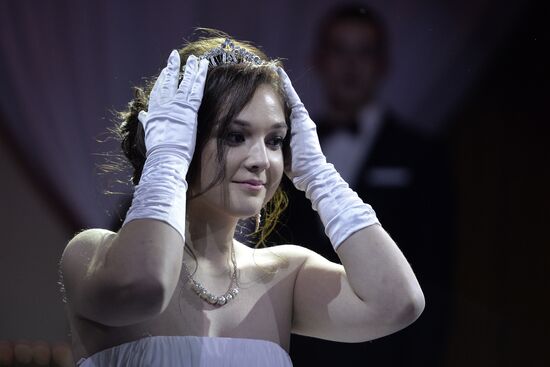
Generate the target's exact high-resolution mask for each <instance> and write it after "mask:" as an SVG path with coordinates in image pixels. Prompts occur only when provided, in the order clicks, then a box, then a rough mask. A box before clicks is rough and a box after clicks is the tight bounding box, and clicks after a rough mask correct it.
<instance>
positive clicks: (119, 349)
mask: <svg viewBox="0 0 550 367" xmlns="http://www.w3.org/2000/svg"><path fill="white" fill-rule="evenodd" d="M76 365H77V366H78V367H106V366H112V367H121V366H135V367H141V366H180V367H206V366H216V367H233V366H240V367H243V366H262V367H292V361H291V359H290V356H289V354H288V353H287V352H286V350H284V349H283V347H281V346H280V345H279V344H277V343H275V342H272V341H269V340H262V339H248V338H229V337H219V336H216V337H212V336H189V335H185V336H179V335H178V336H147V337H144V338H141V339H138V340H134V341H131V342H128V343H124V344H120V345H117V346H114V347H111V348H107V349H104V350H101V351H99V352H97V353H94V354H92V355H91V356H89V357H86V358H80V359H79V360H78V362H77V363H76Z"/></svg>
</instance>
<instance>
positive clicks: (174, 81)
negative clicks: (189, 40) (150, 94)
mask: <svg viewBox="0 0 550 367" xmlns="http://www.w3.org/2000/svg"><path fill="white" fill-rule="evenodd" d="M179 69H180V54H179V53H178V51H177V50H172V52H171V53H170V56H169V57H168V65H167V66H166V73H165V76H164V80H162V83H161V84H160V96H159V100H160V102H161V103H163V102H166V101H167V100H170V99H171V98H172V97H173V96H174V94H176V90H177V89H178V78H179Z"/></svg>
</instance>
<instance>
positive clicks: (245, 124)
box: [231, 119, 288, 130]
mask: <svg viewBox="0 0 550 367" xmlns="http://www.w3.org/2000/svg"><path fill="white" fill-rule="evenodd" d="M231 123H232V124H235V125H239V126H242V127H250V126H251V125H252V124H251V123H250V122H249V121H246V120H240V119H235V120H233V121H231ZM271 129H272V130H274V129H288V126H287V124H286V123H285V122H276V123H274V124H273V125H271Z"/></svg>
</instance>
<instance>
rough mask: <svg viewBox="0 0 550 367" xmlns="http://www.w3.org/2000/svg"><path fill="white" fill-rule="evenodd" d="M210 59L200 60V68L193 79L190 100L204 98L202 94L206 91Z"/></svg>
mask: <svg viewBox="0 0 550 367" xmlns="http://www.w3.org/2000/svg"><path fill="white" fill-rule="evenodd" d="M209 64H210V63H209V61H208V60H206V59H203V60H201V61H200V62H199V70H198V71H197V74H196V76H195V80H194V81H193V85H192V87H191V93H190V95H189V101H193V102H200V101H201V100H202V95H203V93H204V84H205V81H206V75H207V74H208V65H209Z"/></svg>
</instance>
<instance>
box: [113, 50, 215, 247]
mask: <svg viewBox="0 0 550 367" xmlns="http://www.w3.org/2000/svg"><path fill="white" fill-rule="evenodd" d="M179 69H180V56H179V53H178V52H177V51H176V50H173V51H172V53H171V54H170V57H169V58H168V65H167V66H166V67H165V68H164V69H163V70H162V71H161V73H160V75H159V77H158V78H157V81H156V82H155V85H154V86H153V89H152V90H151V93H150V95H149V105H148V111H147V112H145V111H140V113H139V115H138V118H139V121H140V123H141V124H142V125H143V129H144V131H145V147H146V149H147V151H146V160H145V164H144V167H143V171H142V174H141V178H140V181H139V184H138V185H137V186H136V188H135V191H134V197H133V200H132V205H131V206H130V209H129V210H128V213H127V215H126V219H125V220H124V223H123V225H124V224H126V223H127V222H129V221H131V220H134V219H140V218H152V219H158V220H161V221H164V222H166V223H168V224H169V225H171V226H172V227H174V228H175V229H176V230H177V231H178V232H179V233H180V235H181V237H182V240H183V242H184V243H185V210H186V207H185V205H186V194H187V181H186V180H185V177H186V175H187V171H188V169H189V165H190V163H191V158H192V157H193V152H194V150H195V142H196V136H197V112H198V110H199V107H200V104H201V101H202V96H203V92H204V84H205V80H206V74H207V72H208V60H201V61H200V62H199V60H198V59H197V57H195V56H193V55H191V56H189V58H188V59H187V63H186V65H185V70H184V75H183V80H182V81H181V83H180V84H179V86H178V78H179Z"/></svg>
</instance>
